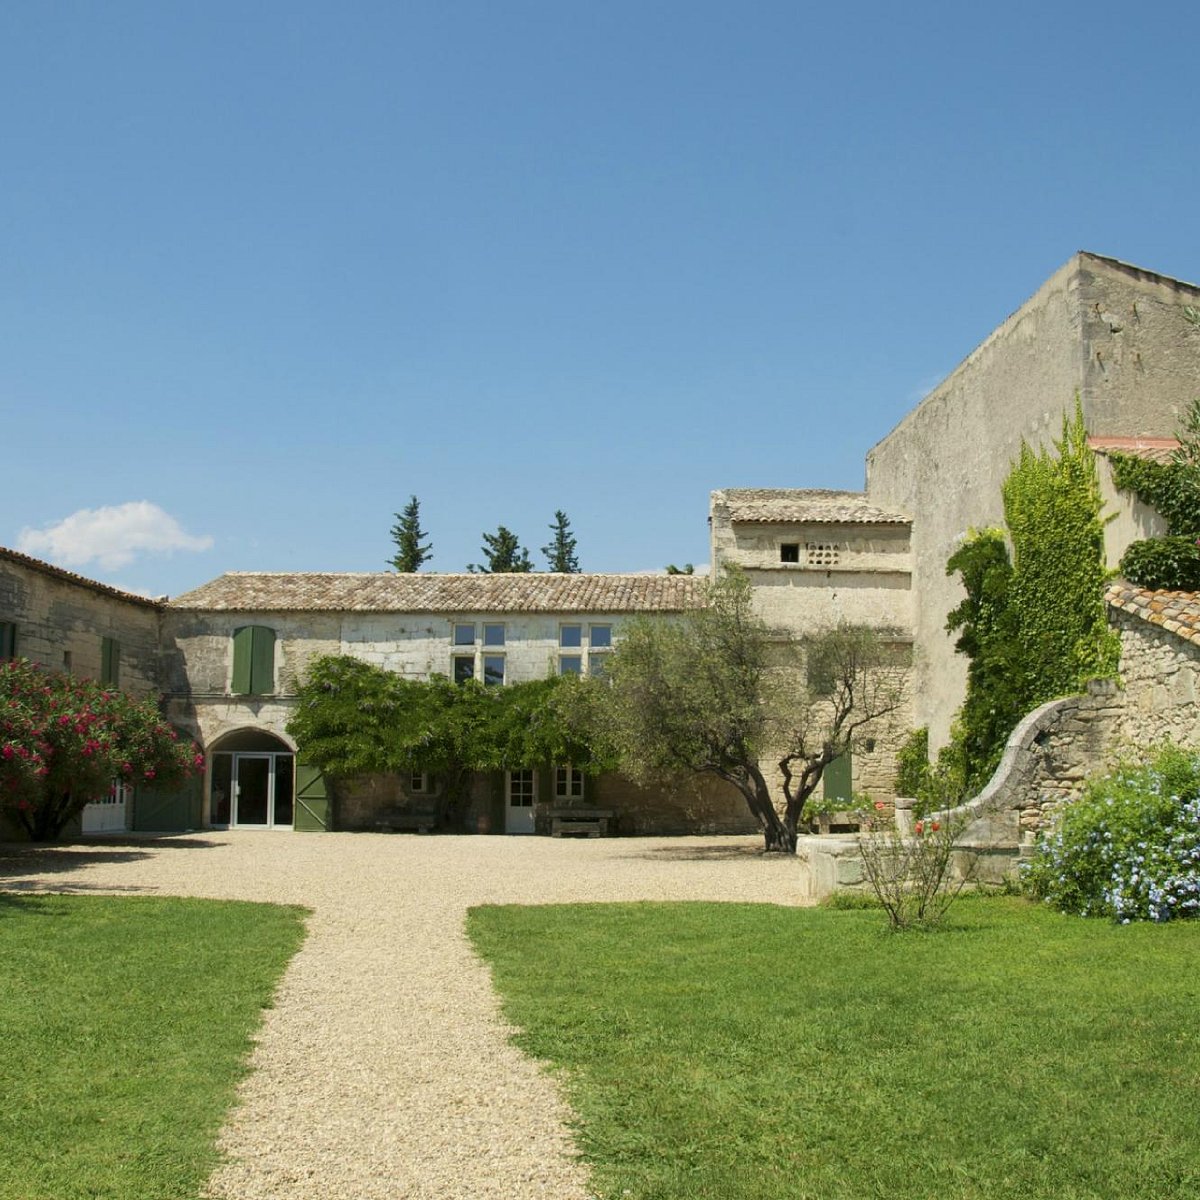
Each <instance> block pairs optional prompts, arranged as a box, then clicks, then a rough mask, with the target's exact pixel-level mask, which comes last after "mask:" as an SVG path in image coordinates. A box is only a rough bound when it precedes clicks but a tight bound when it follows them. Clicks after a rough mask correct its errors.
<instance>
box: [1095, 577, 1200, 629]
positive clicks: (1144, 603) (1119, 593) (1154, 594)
mask: <svg viewBox="0 0 1200 1200" xmlns="http://www.w3.org/2000/svg"><path fill="white" fill-rule="evenodd" d="M1104 598H1105V600H1107V601H1108V603H1109V604H1111V605H1112V607H1113V608H1117V609H1120V610H1121V611H1122V612H1127V613H1132V614H1133V615H1134V616H1135V617H1141V618H1142V620H1144V621H1149V622H1150V624H1151V625H1161V626H1162V627H1163V628H1164V629H1166V630H1167V631H1169V632H1170V633H1173V634H1175V635H1177V636H1178V637H1181V638H1183V639H1184V641H1187V642H1195V643H1196V644H1197V645H1200V593H1197V592H1168V591H1155V590H1153V589H1151V588H1142V587H1136V586H1135V585H1134V584H1132V583H1126V582H1125V580H1124V579H1118V580H1117V581H1116V582H1115V583H1113V584H1112V585H1110V587H1109V588H1108V590H1107V591H1106V592H1105V593H1104Z"/></svg>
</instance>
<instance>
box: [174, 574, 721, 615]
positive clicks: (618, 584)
mask: <svg viewBox="0 0 1200 1200" xmlns="http://www.w3.org/2000/svg"><path fill="white" fill-rule="evenodd" d="M706 582H707V581H706V580H705V579H704V577H703V576H694V575H557V574H550V573H548V572H534V573H531V574H528V575H435V574H432V573H418V574H413V575H398V574H393V573H391V572H370V573H366V572H362V573H333V572H287V573H273V572H241V571H232V572H229V573H228V574H226V575H221V576H219V577H218V578H217V579H214V580H212V581H211V582H210V583H206V584H203V585H202V586H201V587H198V588H196V589H194V590H193V591H190V592H186V593H184V594H183V595H181V596H176V597H175V598H174V599H173V600H172V601H171V602H170V604H169V605H168V607H169V608H187V609H202V610H205V611H208V612H406V613H408V612H440V613H478V612H495V613H501V612H594V613H635V612H682V611H683V610H685V609H689V608H700V607H702V606H703V604H704V596H705V584H706Z"/></svg>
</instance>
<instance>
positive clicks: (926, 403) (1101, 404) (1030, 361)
mask: <svg viewBox="0 0 1200 1200" xmlns="http://www.w3.org/2000/svg"><path fill="white" fill-rule="evenodd" d="M1185 305H1197V306H1200V289H1197V288H1195V287H1193V286H1191V285H1189V284H1183V283H1179V282H1177V281H1175V280H1171V279H1167V278H1164V277H1163V276H1159V275H1155V274H1153V273H1151V272H1148V271H1142V270H1139V269H1138V268H1136V267H1131V266H1128V265H1126V264H1123V263H1117V262H1114V261H1113V260H1111V259H1104V258H1099V257H1097V256H1095V255H1090V254H1079V255H1076V256H1074V257H1073V258H1072V259H1071V260H1070V262H1068V263H1067V264H1066V265H1065V266H1064V267H1063V268H1062V269H1061V270H1059V271H1057V272H1056V273H1055V274H1054V275H1053V276H1052V277H1051V278H1050V279H1049V280H1048V281H1047V282H1046V283H1045V284H1044V285H1043V286H1042V287H1041V288H1040V289H1039V290H1038V292H1037V293H1036V294H1035V295H1034V296H1033V297H1032V298H1031V299H1030V300H1029V301H1027V302H1026V303H1025V304H1024V305H1022V306H1021V308H1020V309H1018V310H1017V312H1015V313H1014V314H1013V315H1012V316H1011V317H1009V318H1008V320H1006V321H1005V322H1004V323H1003V324H1002V325H1001V326H1000V327H999V328H998V329H996V330H995V331H994V332H993V333H992V334H991V335H990V336H989V337H988V338H987V339H986V340H985V341H984V342H983V343H982V344H981V345H980V346H979V347H978V348H977V349H975V350H974V351H972V353H971V354H970V355H969V356H968V357H967V358H966V359H965V360H964V361H963V362H962V363H961V364H960V365H959V366H958V367H957V368H956V369H955V370H954V371H953V372H952V373H951V374H950V375H949V376H948V377H947V378H946V380H945V381H943V382H942V383H941V384H939V385H938V387H936V388H935V389H934V390H933V391H932V392H931V393H930V394H929V395H928V396H927V397H926V398H925V399H924V400H923V401H922V402H921V404H920V405H918V406H917V408H916V409H914V410H913V411H912V412H911V413H909V414H908V416H906V417H905V418H904V420H903V421H901V422H900V424H899V425H898V426H897V427H896V428H895V429H894V430H893V431H892V432H891V433H890V434H888V436H887V437H886V438H884V439H883V440H882V441H881V442H880V443H879V444H878V445H876V446H875V447H874V449H872V450H871V451H870V453H869V454H868V456H867V492H868V496H869V497H870V499H871V500H872V501H873V502H875V503H877V504H880V505H883V506H885V507H890V508H898V509H900V510H901V511H904V512H908V513H910V514H912V516H913V535H912V538H913V542H912V552H913V584H912V586H913V591H914V593H915V594H916V596H917V597H918V607H917V612H916V624H915V632H916V640H917V664H918V665H917V672H918V675H917V681H916V689H915V690H916V694H917V697H918V700H917V704H918V708H917V712H916V714H915V719H916V722H917V723H918V724H928V726H929V730H930V742H931V746H932V747H933V749H934V750H935V751H936V750H937V748H938V747H940V746H941V745H943V744H944V743H945V742H946V740H947V738H948V736H949V730H950V723H951V720H952V718H953V716H954V713H955V711H956V710H957V708H958V706H959V705H960V704H961V702H962V698H963V695H964V691H965V681H966V664H965V662H964V661H963V659H962V656H961V655H956V654H955V652H954V645H953V640H952V639H951V638H948V637H947V636H946V633H945V628H944V625H945V620H946V614H947V613H948V612H949V611H950V610H951V609H952V608H953V607H954V606H955V605H956V604H957V603H958V602H959V600H960V599H961V589H960V587H959V584H958V583H957V581H956V580H955V579H951V578H948V577H947V576H946V574H945V570H946V560H947V559H948V558H949V557H950V555H951V554H952V553H953V551H954V549H955V548H956V546H957V544H958V541H959V539H960V538H961V537H962V536H963V535H964V534H965V533H966V532H967V531H968V530H969V529H971V528H972V527H980V526H987V525H997V524H1000V523H1001V521H1002V519H1003V508H1002V504H1001V497H1000V486H1001V484H1002V483H1003V481H1004V479H1005V477H1006V476H1007V474H1008V472H1009V469H1010V465H1011V463H1012V461H1013V460H1014V459H1015V458H1016V455H1017V452H1018V450H1019V447H1020V442H1021V439H1022V438H1024V439H1025V440H1026V441H1027V442H1029V443H1030V445H1033V446H1035V447H1036V446H1040V445H1044V444H1048V443H1049V441H1050V440H1051V439H1053V438H1055V437H1057V436H1059V435H1060V433H1061V430H1062V418H1063V414H1064V412H1067V413H1069V412H1070V410H1071V407H1072V405H1073V403H1074V398H1075V395H1076V394H1077V393H1078V394H1079V396H1080V397H1081V399H1082V403H1083V412H1084V419H1085V421H1086V424H1087V429H1088V432H1089V433H1091V434H1095V435H1102V436H1128V437H1136V436H1163V435H1170V434H1173V433H1174V431H1175V429H1176V425H1177V417H1178V415H1179V414H1181V413H1182V412H1183V411H1184V410H1185V409H1186V407H1187V405H1188V404H1189V403H1190V401H1191V400H1192V398H1193V397H1194V395H1195V391H1196V378H1197V375H1198V374H1200V327H1197V326H1195V325H1193V324H1191V323H1190V322H1189V321H1188V320H1187V319H1186V318H1185V316H1184V307H1185ZM1122 549H1123V547H1119V546H1115V545H1114V546H1113V547H1111V550H1110V552H1111V553H1113V554H1115V555H1116V556H1117V557H1119V555H1120V552H1121V550H1122Z"/></svg>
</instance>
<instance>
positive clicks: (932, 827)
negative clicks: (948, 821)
mask: <svg viewBox="0 0 1200 1200" xmlns="http://www.w3.org/2000/svg"><path fill="white" fill-rule="evenodd" d="M929 828H930V829H941V825H940V824H939V823H938V822H937V821H934V822H933V824H932V825H930V826H929Z"/></svg>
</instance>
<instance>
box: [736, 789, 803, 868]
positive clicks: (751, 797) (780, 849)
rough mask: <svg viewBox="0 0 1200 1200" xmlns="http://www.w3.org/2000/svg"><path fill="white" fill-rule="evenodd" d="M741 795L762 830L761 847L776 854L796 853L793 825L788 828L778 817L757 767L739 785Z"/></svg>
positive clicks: (769, 792)
mask: <svg viewBox="0 0 1200 1200" xmlns="http://www.w3.org/2000/svg"><path fill="white" fill-rule="evenodd" d="M740 786H741V791H742V795H744V796H745V797H746V803H747V804H748V805H749V807H750V811H751V812H752V813H753V814H754V816H755V817H756V818H757V819H758V823H759V824H760V825H761V826H762V831H763V849H764V850H766V851H770V852H773V853H776V854H795V853H796V830H795V826H794V825H793V827H792V828H791V829H790V830H789V829H788V826H787V825H786V824H785V823H784V821H782V820H781V819H780V816H779V813H778V812H777V811H776V808H775V804H774V801H772V799H771V789H770V788H768V787H767V781H766V780H765V779H764V778H763V777H762V772H761V771H759V770H758V769H757V768H755V769H754V770H752V771H751V772H750V778H749V779H747V780H746V781H745V783H744V784H742V785H740Z"/></svg>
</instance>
